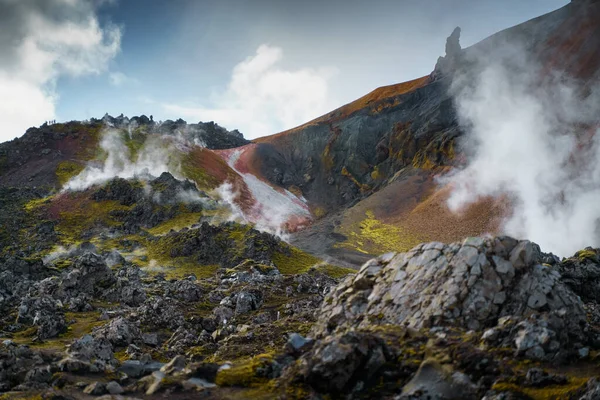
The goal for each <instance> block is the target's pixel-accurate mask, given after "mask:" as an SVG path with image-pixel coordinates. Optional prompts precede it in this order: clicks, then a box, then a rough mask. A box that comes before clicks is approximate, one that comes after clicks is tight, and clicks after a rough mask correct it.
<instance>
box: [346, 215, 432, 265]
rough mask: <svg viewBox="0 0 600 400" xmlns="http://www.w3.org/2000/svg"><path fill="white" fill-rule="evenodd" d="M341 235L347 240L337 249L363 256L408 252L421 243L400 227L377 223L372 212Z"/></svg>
mask: <svg viewBox="0 0 600 400" xmlns="http://www.w3.org/2000/svg"><path fill="white" fill-rule="evenodd" d="M342 234H344V235H345V236H347V237H348V239H347V240H346V241H345V242H342V243H339V244H338V245H337V247H341V248H347V249H350V250H354V251H358V252H361V253H363V254H381V253H385V252H390V251H396V252H403V251H408V250H410V249H412V248H413V247H414V246H416V245H418V244H419V243H421V242H422V241H423V240H421V239H419V238H418V237H416V236H414V235H412V234H410V233H409V232H407V231H406V230H405V229H403V228H402V227H400V226H395V225H389V224H385V223H383V222H381V221H379V220H378V219H376V218H375V214H373V212H372V211H367V212H366V218H365V219H364V220H363V221H361V222H360V223H358V224H353V225H351V226H349V227H346V228H344V229H342Z"/></svg>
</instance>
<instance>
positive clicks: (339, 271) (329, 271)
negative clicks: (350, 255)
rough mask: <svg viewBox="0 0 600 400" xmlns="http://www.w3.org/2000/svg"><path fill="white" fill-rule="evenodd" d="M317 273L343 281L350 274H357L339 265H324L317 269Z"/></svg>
mask: <svg viewBox="0 0 600 400" xmlns="http://www.w3.org/2000/svg"><path fill="white" fill-rule="evenodd" d="M316 270H317V271H320V272H322V273H324V274H325V275H328V276H330V277H332V278H335V279H341V278H343V277H345V276H346V275H348V274H355V273H356V271H355V270H353V269H350V268H344V267H339V266H337V265H331V264H323V265H319V266H318V267H317V268H316Z"/></svg>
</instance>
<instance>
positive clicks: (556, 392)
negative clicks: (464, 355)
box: [492, 378, 588, 400]
mask: <svg viewBox="0 0 600 400" xmlns="http://www.w3.org/2000/svg"><path fill="white" fill-rule="evenodd" d="M587 380H588V378H571V379H570V380H569V383H567V384H566V385H551V386H546V387H543V388H536V387H526V386H522V385H516V384H514V383H506V382H498V383H495V384H494V386H492V390H496V391H498V392H507V391H508V392H515V393H521V394H524V395H526V396H529V397H530V398H532V399H533V400H559V399H566V398H570V396H569V395H571V394H574V392H575V391H577V390H579V389H580V388H581V387H582V386H583V385H585V383H586V382H587Z"/></svg>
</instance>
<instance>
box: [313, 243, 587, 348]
mask: <svg viewBox="0 0 600 400" xmlns="http://www.w3.org/2000/svg"><path fill="white" fill-rule="evenodd" d="M540 257H541V252H540V251H539V247H538V246H537V245H535V244H534V243H531V242H528V241H520V242H519V241H516V240H514V239H511V238H507V237H498V238H485V239H482V238H471V239H467V240H465V241H464V242H463V243H453V244H450V245H443V244H441V243H429V244H422V245H419V246H417V247H415V248H414V249H412V250H411V251H409V252H407V253H402V254H396V255H394V254H388V255H385V256H382V257H379V258H377V259H374V260H371V261H369V262H367V263H366V264H365V265H364V266H363V267H362V268H361V270H360V271H359V272H358V274H357V275H355V276H349V277H347V278H346V279H345V280H344V281H343V282H342V283H341V284H340V285H338V287H337V288H336V289H334V290H332V291H331V292H330V293H329V294H328V295H327V297H326V299H325V301H324V302H323V305H322V307H321V310H320V312H319V313H318V315H319V318H318V320H317V323H316V324H315V326H314V328H313V331H312V333H313V335H312V336H313V337H316V338H320V337H324V336H326V335H328V334H331V333H335V332H345V331H347V330H348V329H350V328H356V327H358V328H360V327H363V328H366V327H369V326H372V325H373V324H394V325H404V326H408V327H412V328H417V329H421V328H432V327H442V326H446V327H457V328H463V329H465V328H466V329H469V330H474V331H479V332H482V333H483V332H484V331H485V334H484V336H485V337H484V338H485V339H486V340H488V341H490V342H494V343H495V345H499V344H500V343H503V344H510V345H512V346H513V347H514V348H515V349H516V350H517V351H518V353H519V354H524V355H526V356H531V357H532V358H543V359H548V358H551V357H552V356H554V355H556V354H557V353H558V350H559V349H565V348H568V347H569V346H571V345H573V344H574V343H578V342H584V341H585V340H587V336H586V332H587V330H586V326H587V322H586V313H585V311H584V308H583V303H582V302H581V300H580V298H579V297H578V296H577V295H576V294H575V293H574V292H573V291H572V290H571V289H570V288H569V287H568V286H567V285H566V284H565V283H564V282H562V281H561V275H560V272H559V270H558V269H557V268H555V267H551V266H548V265H542V264H540ZM508 322H510V323H508ZM494 327H496V330H495V331H494V330H491V331H489V329H494ZM501 333H502V334H501Z"/></svg>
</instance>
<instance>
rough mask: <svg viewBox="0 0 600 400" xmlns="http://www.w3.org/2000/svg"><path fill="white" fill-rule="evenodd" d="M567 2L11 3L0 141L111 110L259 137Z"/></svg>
mask: <svg viewBox="0 0 600 400" xmlns="http://www.w3.org/2000/svg"><path fill="white" fill-rule="evenodd" d="M568 2H569V1H568V0H528V1H522V0H505V1H502V2H499V1H496V0H304V1H297V0H293V1H291V0H252V1H250V0H219V1H215V0H213V1H208V0H164V1H159V0H0V54H2V56H1V57H0V97H1V98H2V101H1V102H0V121H1V122H0V142H3V141H6V140H11V139H13V138H15V137H18V136H21V135H22V134H23V133H24V132H25V130H26V129H27V128H28V127H31V126H39V125H41V124H43V123H44V122H45V121H49V120H57V121H58V122H63V121H70V120H85V119H89V118H91V117H95V118H101V117H102V116H103V115H104V114H105V113H109V114H111V115H113V116H117V115H119V114H121V113H123V114H125V115H128V116H134V115H141V114H145V115H148V116H149V115H153V117H154V120H156V121H159V120H165V119H177V118H183V119H184V120H186V121H188V122H190V123H191V122H198V121H204V122H207V121H215V122H217V123H218V124H219V125H222V126H224V127H226V128H227V129H230V130H232V129H239V130H240V131H241V132H242V133H244V135H245V136H246V137H247V138H255V137H260V136H266V135H270V134H274V133H277V132H279V131H282V130H285V129H289V128H292V127H294V126H297V125H300V124H302V123H304V122H307V121H309V120H311V119H313V118H316V117H318V116H320V115H322V114H325V113H327V112H329V111H331V110H333V109H335V108H337V107H339V106H341V105H343V104H346V103H348V102H350V101H353V100H355V99H357V98H359V97H361V96H363V95H365V94H367V93H368V92H370V91H371V90H373V89H375V88H377V87H379V86H383V85H390V84H394V83H398V82H403V81H407V80H411V79H415V78H418V77H421V76H424V75H427V74H429V73H430V72H431V71H432V70H433V68H434V66H435V63H436V60H437V58H438V57H439V56H442V55H444V48H445V42H446V38H447V37H448V36H449V35H450V33H451V32H452V30H453V29H454V28H455V27H456V26H460V27H461V28H462V37H461V44H462V46H463V47H468V46H470V45H472V44H474V43H476V42H478V41H480V40H482V39H484V38H486V37H487V36H489V35H491V34H493V33H495V32H497V31H500V30H502V29H505V28H508V27H511V26H513V25H516V24H518V23H521V22H524V21H527V20H529V19H531V18H534V17H536V16H539V15H542V14H544V13H547V12H550V11H552V10H555V9H557V8H559V7H561V6H563V5H565V4H567V3H568Z"/></svg>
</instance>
